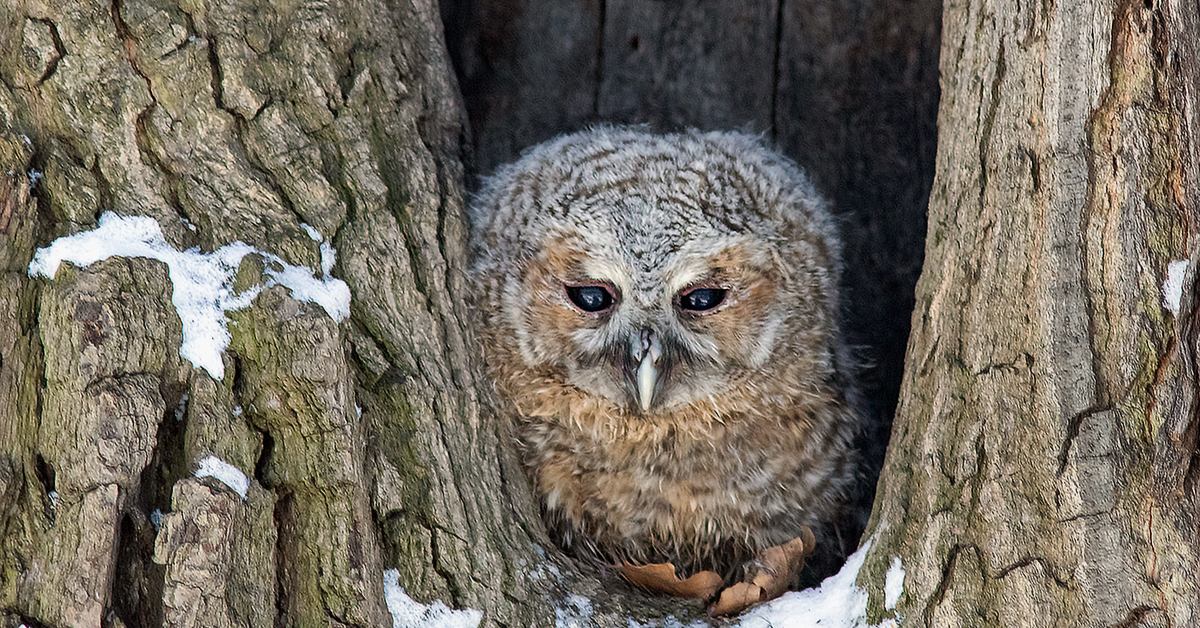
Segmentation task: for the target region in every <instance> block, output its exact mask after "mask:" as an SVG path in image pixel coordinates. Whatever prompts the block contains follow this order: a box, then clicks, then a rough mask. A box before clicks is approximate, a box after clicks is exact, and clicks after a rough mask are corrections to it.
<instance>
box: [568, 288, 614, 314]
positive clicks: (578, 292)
mask: <svg viewBox="0 0 1200 628" xmlns="http://www.w3.org/2000/svg"><path fill="white" fill-rule="evenodd" d="M567 297H569V298H570V299H571V303H574V304H575V306H576V307H578V308H579V309H581V310H583V311H584V312H602V311H604V310H607V309H608V308H610V307H612V304H613V295H612V293H611V292H609V291H608V288H605V287H604V286H567Z"/></svg>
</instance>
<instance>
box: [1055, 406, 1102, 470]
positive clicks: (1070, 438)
mask: <svg viewBox="0 0 1200 628" xmlns="http://www.w3.org/2000/svg"><path fill="white" fill-rule="evenodd" d="M1109 410H1112V408H1111V407H1108V406H1102V407H1097V406H1092V407H1090V408H1088V409H1087V410H1084V411H1083V412H1080V413H1079V414H1076V415H1075V416H1073V417H1071V422H1070V423H1069V424H1068V425H1067V435H1066V437H1065V438H1064V439H1063V444H1062V448H1061V449H1060V450H1059V452H1058V471H1057V472H1056V473H1055V474H1054V476H1055V477H1057V478H1061V477H1062V474H1063V472H1064V471H1066V469H1067V458H1068V457H1069V455H1070V453H1071V446H1072V445H1074V444H1075V439H1076V438H1078V437H1079V430H1080V429H1082V428H1083V422H1084V421H1086V420H1087V419H1090V418H1092V417H1093V416H1095V415H1097V414H1100V413H1101V412H1108V411H1109Z"/></svg>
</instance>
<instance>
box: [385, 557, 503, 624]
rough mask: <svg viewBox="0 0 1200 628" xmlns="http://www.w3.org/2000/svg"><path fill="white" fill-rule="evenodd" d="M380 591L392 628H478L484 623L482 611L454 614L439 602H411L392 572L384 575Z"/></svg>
mask: <svg viewBox="0 0 1200 628" xmlns="http://www.w3.org/2000/svg"><path fill="white" fill-rule="evenodd" d="M383 588H384V597H385V599H386V600H387V607H388V611H389V612H391V614H392V628H478V626H479V622H481V621H483V611H477V610H473V609H465V610H461V611H456V610H454V609H452V608H450V607H448V606H446V605H445V604H443V603H442V601H441V600H435V601H434V602H433V604H428V605H426V604H422V603H420V602H417V601H415V600H413V599H412V598H410V597H408V595H407V594H406V593H405V592H404V589H402V588H400V572H399V571H396V570H395V569H388V570H387V571H385V572H383Z"/></svg>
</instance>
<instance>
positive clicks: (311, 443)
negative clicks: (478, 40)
mask: <svg viewBox="0 0 1200 628" xmlns="http://www.w3.org/2000/svg"><path fill="white" fill-rule="evenodd" d="M0 51H3V52H2V53H0V78H2V80H3V86H2V87H3V89H0V119H2V120H3V125H2V129H0V172H7V174H6V175H3V176H0V236H2V237H0V243H2V244H0V256H2V259H3V263H4V270H5V273H4V275H3V277H4V279H3V286H4V288H3V290H4V292H3V295H2V297H0V304H2V305H0V307H3V309H4V315H3V316H2V317H0V355H2V357H3V359H2V360H0V412H2V413H3V420H0V435H2V437H3V443H2V444H0V550H2V551H0V609H2V610H0V617H3V620H2V621H0V623H3V624H4V625H11V626H16V625H18V624H26V625H29V626H35V627H36V626H101V625H103V626H157V625H164V624H165V625H172V626H228V625H250V626H275V625H282V626H324V625H339V626H340V625H353V626H388V625H391V617H390V616H389V615H388V612H387V608H386V606H385V603H384V591H383V584H382V572H383V570H384V568H386V567H395V568H398V570H399V572H400V578H399V580H400V584H401V585H402V586H403V587H404V589H405V590H406V591H407V593H408V594H409V595H410V596H412V597H413V598H416V599H418V600H421V601H426V602H427V601H430V600H433V599H440V600H443V601H444V602H446V603H447V604H449V605H451V606H453V607H469V608H474V609H479V610H482V611H483V612H484V618H485V619H484V625H489V626H491V625H499V624H504V625H513V626H526V625H548V624H549V623H551V622H553V621H554V604H555V601H556V600H561V599H562V597H563V596H565V595H566V592H567V591H568V590H572V591H577V592H580V593H582V594H585V595H589V594H597V597H598V598H602V599H610V600H614V601H613V602H612V604H613V605H614V608H615V609H617V610H621V609H623V608H624V605H623V604H622V603H621V597H620V596H619V595H610V596H607V597H603V596H599V595H598V589H599V587H598V584H597V583H596V581H595V580H593V579H588V578H586V577H584V576H581V575H579V574H577V573H576V572H575V571H574V568H573V567H572V565H570V564H569V563H565V562H561V561H562V559H561V557H559V556H558V555H557V554H554V553H553V552H546V551H544V549H543V548H548V547H550V545H549V543H548V541H547V540H546V538H545V536H544V533H543V532H542V531H541V527H540V522H539V521H538V516H537V510H536V507H535V506H534V505H533V503H532V501H531V499H530V498H529V496H528V494H527V492H526V490H527V489H525V487H524V483H523V480H521V479H520V474H519V470H518V469H517V468H516V467H515V466H514V464H513V461H512V460H511V459H510V458H509V457H508V455H507V453H506V451H507V450H506V448H505V447H504V446H502V443H504V442H505V440H504V439H505V438H506V436H505V434H504V431H503V427H502V425H501V424H500V423H499V422H498V421H497V417H496V416H495V414H494V413H493V411H492V410H491V407H492V403H491V401H490V394H491V393H490V386H489V385H488V384H487V383H486V382H484V381H483V380H481V379H480V377H479V375H478V364H477V358H476V357H475V355H476V354H475V351H474V349H473V348H472V343H473V339H472V337H471V333H470V331H469V326H468V325H467V324H466V321H467V320H468V312H467V310H466V308H465V306H464V303H465V297H466V292H467V290H468V286H467V285H466V284H465V283H464V279H463V267H464V264H465V251H466V247H465V241H464V238H465V236H464V233H465V230H464V225H463V222H462V213H463V212H462V207H463V192H462V167H461V164H460V152H461V150H462V148H461V147H462V139H463V134H464V130H463V126H462V116H461V106H460V105H459V102H458V95H457V87H456V85H455V82H454V77H453V75H452V73H451V71H450V68H449V65H448V62H447V56H446V53H445V48H444V45H443V43H442V38H441V30H440V22H439V20H438V14H437V11H436V7H435V6H434V4H433V3H431V2H427V1H421V0H417V1H415V2H404V1H399V2H352V3H351V2H348V3H341V4H337V3H335V4H332V5H311V4H305V5H303V6H301V5H297V4H295V3H290V2H271V1H268V0H262V1H246V2H240V1H234V2H227V3H195V2H180V3H174V2H169V1H160V0H123V1H118V2H114V3H111V4H108V3H77V2H38V1H35V0H30V1H24V0H19V1H18V2H17V3H16V4H15V5H13V4H11V3H6V4H5V5H4V6H3V7H0ZM107 211H113V212H115V213H117V214H120V215H143V216H151V217H153V218H155V219H156V220H157V221H158V223H159V224H160V225H161V227H162V230H163V232H164V235H165V237H166V240H167V242H169V243H170V245H171V246H172V247H173V248H175V249H177V250H184V249H187V248H190V247H199V248H200V249H201V250H203V251H213V250H216V249H218V248H219V247H221V246H223V245H225V244H228V243H230V242H233V241H235V240H240V241H243V242H246V243H248V244H250V245H252V246H254V247H255V248H257V249H259V250H261V251H265V252H268V253H272V254H275V255H278V256H279V257H280V258H281V259H282V260H283V261H284V262H286V263H289V264H294V265H300V266H307V267H309V268H311V269H312V270H313V273H314V274H316V275H317V276H320V275H321V265H320V260H321V252H320V250H319V246H318V242H316V241H314V240H313V239H311V238H310V237H309V235H307V233H306V231H305V229H304V226H305V225H309V226H311V227H313V228H315V229H316V230H317V231H318V232H319V234H320V236H321V238H322V239H324V240H325V241H326V242H330V243H332V244H333V245H334V247H335V248H336V250H337V252H338V258H337V264H336V266H335V267H334V270H333V272H334V274H335V275H336V276H337V277H339V278H340V279H342V280H344V281H345V282H346V283H347V284H348V285H349V287H350V289H351V291H352V293H353V307H352V312H351V314H350V316H349V318H348V319H346V320H345V321H342V322H341V323H340V324H339V323H338V322H336V321H334V320H333V319H332V318H330V316H329V315H328V314H327V313H326V312H325V311H323V310H322V309H321V308H319V307H316V306H314V305H312V304H310V303H305V302H302V301H298V300H296V299H294V298H293V297H292V296H291V294H290V293H289V292H288V290H286V289H285V288H283V287H279V286H276V287H271V288H267V289H265V290H264V291H263V292H262V293H261V294H259V295H258V297H257V298H256V299H255V300H254V302H253V304H252V305H251V306H250V307H248V308H245V309H241V310H236V311H234V312H233V313H231V314H230V317H231V318H232V321H231V323H230V325H229V330H230V332H231V335H232V338H231V341H230V345H229V348H228V350H227V351H226V352H225V353H224V355H223V362H224V374H223V376H213V375H210V373H209V372H208V371H206V370H203V369H199V368H196V367H194V366H193V365H192V364H191V363H190V362H188V361H187V360H184V359H182V358H181V357H180V345H181V342H182V334H183V332H182V329H183V327H182V322H181V319H180V317H179V315H178V314H177V313H176V311H175V309H174V307H173V305H172V301H171V297H172V279H171V278H170V277H169V276H168V274H167V270H166V267H165V266H164V265H163V264H162V263H160V262H157V261H152V260H148V259H144V258H122V257H115V258H111V259H108V260H106V261H102V262H98V263H95V264H91V265H90V266H87V267H86V268H75V267H67V266H64V268H63V269H61V270H60V271H59V272H58V274H57V275H56V276H55V277H54V278H53V279H52V280H44V279H32V278H31V277H30V276H29V273H28V270H27V269H28V267H29V263H30V260H31V258H32V256H33V255H34V252H35V249H36V248H37V247H39V246H45V245H47V244H49V243H50V242H51V241H52V240H54V239H55V238H56V237H59V236H64V235H68V234H71V233H76V232H80V231H84V230H88V229H91V228H94V227H95V226H96V225H97V221H98V218H99V216H100V215H101V214H102V213H103V212H107ZM189 225H190V226H191V227H194V229H193V228H189ZM271 263H272V262H268V261H267V260H266V259H265V258H264V257H263V256H259V255H252V256H248V257H247V258H245V260H244V261H243V263H242V265H241V267H240V268H239V269H238V275H237V282H238V283H239V285H241V287H242V288H245V287H246V286H252V285H256V284H257V285H261V284H262V283H263V275H264V273H265V270H266V268H267V266H269V265H270V264H271ZM210 455H211V456H216V457H217V458H220V459H221V460H224V461H226V462H228V463H230V464H232V465H233V466H235V467H236V468H237V469H239V470H240V471H242V472H243V473H244V474H245V475H246V476H248V477H249V478H251V481H250V486H249V490H248V492H247V494H246V495H245V496H244V497H242V496H240V495H238V494H237V493H236V492H234V491H232V490H230V489H229V488H228V487H226V486H225V485H223V484H222V483H220V482H218V481H215V480H213V479H211V478H197V477H194V472H195V471H196V470H197V464H198V462H199V461H200V460H202V459H205V458H206V457H207V456H210ZM157 513H163V514H162V515H161V519H159V515H158V514H157ZM554 574H560V575H559V576H554ZM610 615H611V616H615V613H610V614H609V615H606V614H605V612H604V610H603V609H597V611H596V613H595V618H596V619H597V621H600V620H603V618H604V617H608V616H610ZM614 621H615V620H614Z"/></svg>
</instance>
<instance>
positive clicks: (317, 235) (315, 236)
mask: <svg viewBox="0 0 1200 628" xmlns="http://www.w3.org/2000/svg"><path fill="white" fill-rule="evenodd" d="M300 226H301V227H304V230H305V231H306V232H308V237H310V238H312V241H313V242H320V241H321V240H324V239H325V238H322V237H321V232H320V231H317V228H316V227H314V226H312V225H310V224H308V223H307V222H302V223H300Z"/></svg>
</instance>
